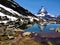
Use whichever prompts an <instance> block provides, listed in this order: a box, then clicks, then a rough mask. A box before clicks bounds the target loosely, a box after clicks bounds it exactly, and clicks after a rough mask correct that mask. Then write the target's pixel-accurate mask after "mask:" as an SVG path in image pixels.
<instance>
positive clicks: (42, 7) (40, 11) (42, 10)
mask: <svg viewBox="0 0 60 45" xmlns="http://www.w3.org/2000/svg"><path fill="white" fill-rule="evenodd" d="M41 13H44V14H47V11H46V9H45V7H44V6H41V9H40V10H39V12H38V14H41Z"/></svg>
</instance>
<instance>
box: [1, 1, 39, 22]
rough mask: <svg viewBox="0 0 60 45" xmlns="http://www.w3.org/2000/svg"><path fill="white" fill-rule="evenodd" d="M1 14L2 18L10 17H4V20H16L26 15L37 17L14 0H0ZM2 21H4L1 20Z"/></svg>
mask: <svg viewBox="0 0 60 45" xmlns="http://www.w3.org/2000/svg"><path fill="white" fill-rule="evenodd" d="M0 16H1V18H2V17H5V18H8V20H6V19H5V18H4V19H5V20H4V21H15V20H17V19H21V18H26V17H27V18H29V17H32V18H37V17H36V16H35V15H34V14H32V13H31V12H29V11H28V10H26V9H24V8H23V7H21V6H20V5H19V4H17V3H16V2H15V1H13V0H3V1H2V0H0ZM37 19H38V18H37ZM1 22H3V21H2V20H1Z"/></svg>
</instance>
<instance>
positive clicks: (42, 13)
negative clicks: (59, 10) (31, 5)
mask: <svg viewBox="0 0 60 45" xmlns="http://www.w3.org/2000/svg"><path fill="white" fill-rule="evenodd" d="M36 16H37V17H38V18H42V19H46V20H51V19H55V16H54V15H52V14H50V13H48V12H47V11H46V9H45V8H44V7H43V6H42V7H41V9H40V10H39V12H38V13H37V15H36Z"/></svg>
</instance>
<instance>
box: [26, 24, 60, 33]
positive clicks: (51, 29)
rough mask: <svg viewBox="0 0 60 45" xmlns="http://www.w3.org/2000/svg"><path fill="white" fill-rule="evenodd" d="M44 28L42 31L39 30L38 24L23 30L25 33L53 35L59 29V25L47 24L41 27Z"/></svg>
mask: <svg viewBox="0 0 60 45" xmlns="http://www.w3.org/2000/svg"><path fill="white" fill-rule="evenodd" d="M42 27H44V28H43V30H42V29H41V25H39V24H36V23H35V24H34V25H33V26H31V27H29V28H27V29H25V32H37V33H39V32H50V33H54V32H56V29H57V28H60V24H49V25H44V26H42Z"/></svg>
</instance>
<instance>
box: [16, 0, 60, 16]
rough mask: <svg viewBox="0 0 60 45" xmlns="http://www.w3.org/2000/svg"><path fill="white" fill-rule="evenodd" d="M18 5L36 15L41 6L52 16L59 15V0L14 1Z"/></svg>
mask: <svg viewBox="0 0 60 45" xmlns="http://www.w3.org/2000/svg"><path fill="white" fill-rule="evenodd" d="M15 1H16V2H17V3H18V4H19V5H21V6H22V7H24V8H25V9H27V10H29V11H30V12H32V13H33V14H36V13H37V12H38V11H39V9H40V8H41V6H44V7H45V8H46V10H47V11H48V12H49V13H51V14H53V15H60V0H15Z"/></svg>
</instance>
